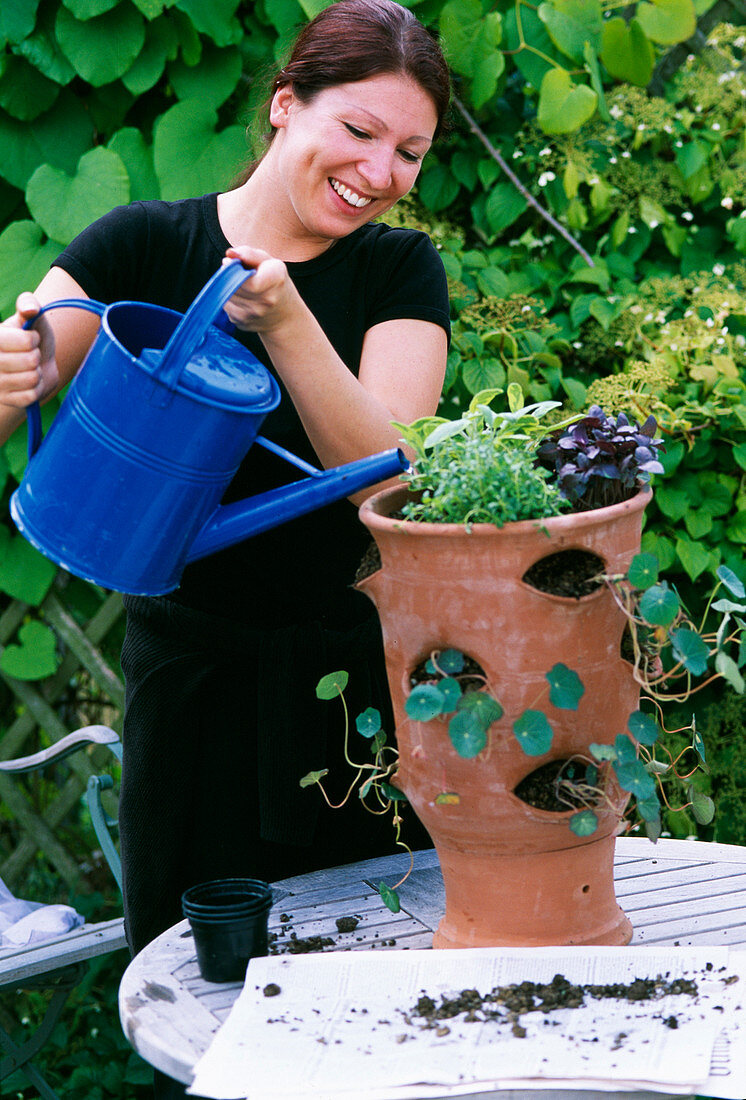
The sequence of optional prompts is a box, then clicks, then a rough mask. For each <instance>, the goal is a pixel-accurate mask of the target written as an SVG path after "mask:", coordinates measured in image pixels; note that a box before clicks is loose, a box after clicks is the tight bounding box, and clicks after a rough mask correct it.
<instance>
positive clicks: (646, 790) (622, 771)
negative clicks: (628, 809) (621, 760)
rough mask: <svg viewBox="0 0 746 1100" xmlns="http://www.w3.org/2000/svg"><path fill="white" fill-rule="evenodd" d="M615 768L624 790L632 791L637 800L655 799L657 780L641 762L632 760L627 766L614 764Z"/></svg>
mask: <svg viewBox="0 0 746 1100" xmlns="http://www.w3.org/2000/svg"><path fill="white" fill-rule="evenodd" d="M613 767H614V774H615V775H616V777H617V780H618V782H619V786H620V787H621V788H622V790H625V791H630V792H631V793H632V794H633V795H634V796H635V798H637V799H642V800H643V801H644V800H646V799H651V798H653V796H654V795H655V793H656V785H655V779H653V777H652V775H650V774H649V772H648V771H647V769H646V767H645V765H644V764H643V763H642V761H641V760H630V761H629V762H628V763H626V764H614V765H613Z"/></svg>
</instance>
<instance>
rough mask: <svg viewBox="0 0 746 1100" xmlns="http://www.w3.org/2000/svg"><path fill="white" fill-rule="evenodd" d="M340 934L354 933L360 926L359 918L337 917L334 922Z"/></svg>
mask: <svg viewBox="0 0 746 1100" xmlns="http://www.w3.org/2000/svg"><path fill="white" fill-rule="evenodd" d="M334 923H335V924H336V926H337V931H338V932H354V931H355V929H356V928H357V926H358V925H359V924H360V918H359V917H337V919H336V921H335V922H334Z"/></svg>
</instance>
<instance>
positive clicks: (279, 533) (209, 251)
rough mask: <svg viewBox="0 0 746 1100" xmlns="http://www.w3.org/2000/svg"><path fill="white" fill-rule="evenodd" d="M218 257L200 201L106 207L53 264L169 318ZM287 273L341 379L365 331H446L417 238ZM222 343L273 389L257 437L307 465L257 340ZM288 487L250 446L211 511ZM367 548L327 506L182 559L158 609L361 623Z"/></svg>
mask: <svg viewBox="0 0 746 1100" xmlns="http://www.w3.org/2000/svg"><path fill="white" fill-rule="evenodd" d="M228 246H229V242H228V241H227V240H226V238H225V236H224V234H223V232H222V230H221V228H220V223H219V221H218V213H217V196H216V195H214V194H213V195H206V196H203V197H202V198H198V199H185V200H183V201H180V202H173V203H167V202H161V201H153V202H136V203H132V204H131V205H129V206H123V207H117V208H116V209H115V210H113V211H111V213H110V214H107V215H106V216H105V217H103V218H101V219H100V220H99V221H97V222H95V223H94V224H93V225H92V226H89V228H88V229H86V230H84V231H83V233H81V234H80V236H79V237H77V238H76V239H75V240H74V241H73V242H72V244H70V245H69V246H68V247H67V248H66V249H65V251H64V252H63V253H62V254H61V255H60V256H59V257H58V258H57V260H56V261H55V263H56V265H57V266H59V267H61V268H63V269H64V270H65V271H67V272H68V273H69V274H70V275H71V276H72V277H73V278H74V279H75V280H76V282H77V283H78V284H79V285H80V286H81V287H82V288H83V290H84V291H85V293H86V294H87V295H88V296H89V297H91V298H94V299H97V300H98V301H101V302H105V303H107V304H108V303H110V302H118V301H126V300H132V301H142V302H150V303H153V304H155V305H161V306H166V307H168V308H170V309H174V310H177V311H179V312H180V313H183V312H185V311H186V309H187V308H188V307H189V305H190V304H191V302H192V301H193V300H194V298H195V297H196V296H197V294H198V293H199V291H200V290H201V288H202V287H203V286H204V284H205V283H206V282H207V281H208V279H209V278H210V277H211V276H212V275H213V274H214V273H215V271H216V270H217V268H218V267H219V266H220V262H221V259H222V258H223V256H224V254H225V250H226V248H228ZM287 267H288V271H289V274H290V277H291V278H292V280H293V282H294V283H295V285H296V287H297V289H298V291H299V293H300V295H301V297H302V298H303V300H304V301H305V302H306V304H307V305H308V307H309V309H310V310H311V312H312V313H313V314H314V315H315V316H316V318H317V320H318V321H319V323H320V325H321V327H322V328H323V330H324V332H325V333H326V335H327V337H328V339H329V341H330V342H331V344H332V346H333V347H334V348H335V350H336V351H337V353H338V355H339V356H340V358H341V359H342V361H343V362H344V363H345V364H346V365H347V367H348V368H349V369H350V370H351V371H352V372H353V373H354V374H355V375H357V373H358V369H359V365H360V354H361V350H362V344H363V338H364V336H365V333H366V331H367V330H368V329H369V328H371V327H372V326H373V325H376V324H378V323H380V322H382V321H387V320H394V319H398V318H414V319H417V320H423V321H430V322H433V323H435V324H438V325H440V326H442V328H444V329H445V330H446V332H448V331H449V322H448V293H447V286H446V279H445V273H444V271H443V265H442V263H441V261H440V258H439V256H438V254H437V252H436V251H435V249H434V247H433V245H432V243H431V242H430V240H429V238H428V237H427V236H426V235H425V234H424V233H419V232H417V231H415V230H409V229H392V228H390V227H388V226H385V225H381V224H375V225H365V226H363V227H361V228H360V229H357V230H355V231H354V232H353V233H351V234H350V235H349V236H348V237H344V238H342V239H341V240H338V241H337V242H335V244H334V245H333V246H332V247H331V248H330V249H328V251H326V252H324V253H323V254H322V255H321V256H318V257H316V258H315V259H313V260H309V261H306V262H304V263H289V264H288V265H287ZM234 335H235V336H236V338H237V339H239V340H241V342H242V343H243V344H244V345H245V346H246V347H248V348H249V349H250V350H251V351H252V352H253V353H254V355H256V357H257V358H258V359H259V360H261V362H263V363H264V364H265V366H266V367H267V368H268V369H269V370H270V371H271V373H272V374H273V375H274V377H275V378H276V380H277V381H278V383H279V385H280V389H281V392H282V401H281V403H280V405H279V407H278V408H277V409H276V410H275V411H274V412H272V413H270V414H269V415H268V416H267V418H266V420H265V421H264V423H263V424H262V427H261V433H262V435H265V436H266V437H267V438H268V439H270V440H272V441H273V442H275V443H278V444H280V445H281V446H283V447H285V448H287V449H288V450H290V451H292V452H293V453H294V454H296V455H299V456H300V457H301V458H303V459H305V460H306V461H309V462H311V463H313V464H314V465H316V466H318V465H319V461H318V458H317V456H316V455H315V453H314V451H313V448H312V447H311V444H310V442H309V440H308V438H307V436H306V434H305V431H304V430H303V427H302V425H301V422H300V418H299V417H298V414H297V413H296V411H295V408H294V407H293V405H292V402H291V401H290V398H289V397H288V395H287V392H286V391H285V388H284V386H283V385H282V382H281V381H280V379H279V378H278V376H277V374H276V372H275V371H274V369H273V368H272V364H271V362H270V360H269V357H268V356H267V353H266V351H265V349H264V345H263V344H262V342H261V340H260V339H259V337H258V336H257V335H256V334H254V333H240V332H238V331H236V332H235V333H234ZM133 412H135V410H133ZM300 476H303V475H301V474H299V472H298V470H297V469H295V467H293V466H291V465H289V464H288V463H287V462H285V461H284V460H282V459H280V458H278V457H276V456H275V455H272V454H271V453H269V452H268V451H266V450H265V449H264V448H262V447H259V446H254V447H252V448H251V450H250V451H249V453H248V455H247V456H246V459H245V460H244V462H243V463H242V465H241V468H240V469H239V471H238V474H237V475H236V477H235V478H234V479H233V481H232V482H231V485H230V486H229V489H228V491H227V493H226V496H225V498H224V500H225V502H226V503H227V502H229V501H233V500H240V499H241V498H242V497H244V496H251V495H253V494H254V493H260V492H263V491H265V490H267V489H272V488H275V487H276V486H278V485H282V484H285V483H287V482H291V481H296V480H298V478H299V477H300ZM368 543H369V536H368V533H367V531H366V529H365V528H364V527H363V525H362V524H361V523H360V521H359V519H358V518H357V512H356V509H355V508H354V507H353V505H351V504H350V503H349V502H348V501H340V502H339V503H337V504H332V505H329V506H327V507H325V508H322V509H320V510H319V511H317V512H313V513H311V514H310V515H307V516H303V517H301V518H299V519H296V520H291V521H290V522H289V523H286V524H283V525H282V526H280V527H278V528H275V529H273V530H271V531H268V532H266V533H264V534H262V535H258V536H256V537H254V538H251V539H247V540H245V541H243V542H241V543H238V544H236V545H235V546H233V547H230V548H229V549H227V550H223V551H220V552H219V553H217V554H213V555H212V556H210V557H208V558H204V559H202V560H201V561H198V562H194V563H193V564H192V565H189V566H188V567H187V568H186V570H185V572H184V576H183V578H182V583H181V585H180V586H179V588H178V589H177V590H176V592H174V593H173V594H172V598H173V599H176V600H178V601H180V602H182V603H185V604H187V605H189V606H192V607H196V608H199V609H200V610H203V611H207V612H210V613H212V614H217V615H222V616H225V617H228V618H232V619H239V620H242V621H245V622H247V623H250V624H252V625H255V626H259V627H264V626H267V627H271V626H274V627H278V626H284V625H288V624H290V623H302V622H306V621H309V620H313V619H318V620H320V621H321V622H322V623H324V624H325V625H327V626H330V627H339V628H344V627H347V626H350V625H352V624H354V623H355V622H358V621H359V620H360V619H361V618H363V617H365V615H366V614H367V613H368V610H369V607H370V605H369V604H368V601H367V598H366V597H364V596H362V595H360V594H359V593H357V592H355V591H354V590H353V589H352V588H351V585H352V583H353V580H354V575H355V570H356V568H357V564H358V562H359V561H360V558H361V557H362V555H363V553H364V551H365V548H366V547H367V545H368Z"/></svg>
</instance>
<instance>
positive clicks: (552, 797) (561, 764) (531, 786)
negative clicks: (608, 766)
mask: <svg viewBox="0 0 746 1100" xmlns="http://www.w3.org/2000/svg"><path fill="white" fill-rule="evenodd" d="M585 769H586V765H585V763H583V762H582V761H577V760H550V761H549V763H548V764H542V766H541V767H540V768H537V769H536V770H535V771H532V772H531V774H530V775H527V776H526V777H525V778H524V779H522V780H521V782H520V783H519V784H518V786H517V787H516V788H515V790H514V791H513V793H514V794H515V796H516V797H517V798H520V800H521V801H522V802H526V803H527V804H528V805H529V806H533V807H534V808H535V809H537V810H548V811H549V813H565V812H567V810H572V809H578V808H582V807H586V806H588V798H587V797H582V796H581V795H579V794H577V795H576V794H574V793H573V790H572V784H573V782H577V783H582V784H583V785H585V782H586V780H585ZM560 782H562V797H561V798H560V795H559V784H560ZM584 793H585V795H587V790H586V791H585V792H584ZM596 801H597V800H596Z"/></svg>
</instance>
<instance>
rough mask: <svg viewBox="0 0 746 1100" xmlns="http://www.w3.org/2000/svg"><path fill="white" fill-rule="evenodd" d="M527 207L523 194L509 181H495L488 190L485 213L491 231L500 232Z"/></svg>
mask: <svg viewBox="0 0 746 1100" xmlns="http://www.w3.org/2000/svg"><path fill="white" fill-rule="evenodd" d="M526 209H527V203H526V200H525V199H524V197H523V195H521V193H520V192H519V191H517V190H516V189H515V187H513V185H512V184H510V183H497V184H495V186H494V187H493V188H492V189H491V190H490V193H489V195H488V196H487V202H486V204H485V208H484V211H485V215H486V217H487V221H488V222H489V226H490V229H491V230H492V232H493V233H495V234H499V233H502V232H503V230H504V229H507V228H508V226H510V225H512V224H513V222H514V221H516V220H517V219H518V218H520V216H521V214H523V212H524V211H525V210H526Z"/></svg>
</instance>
